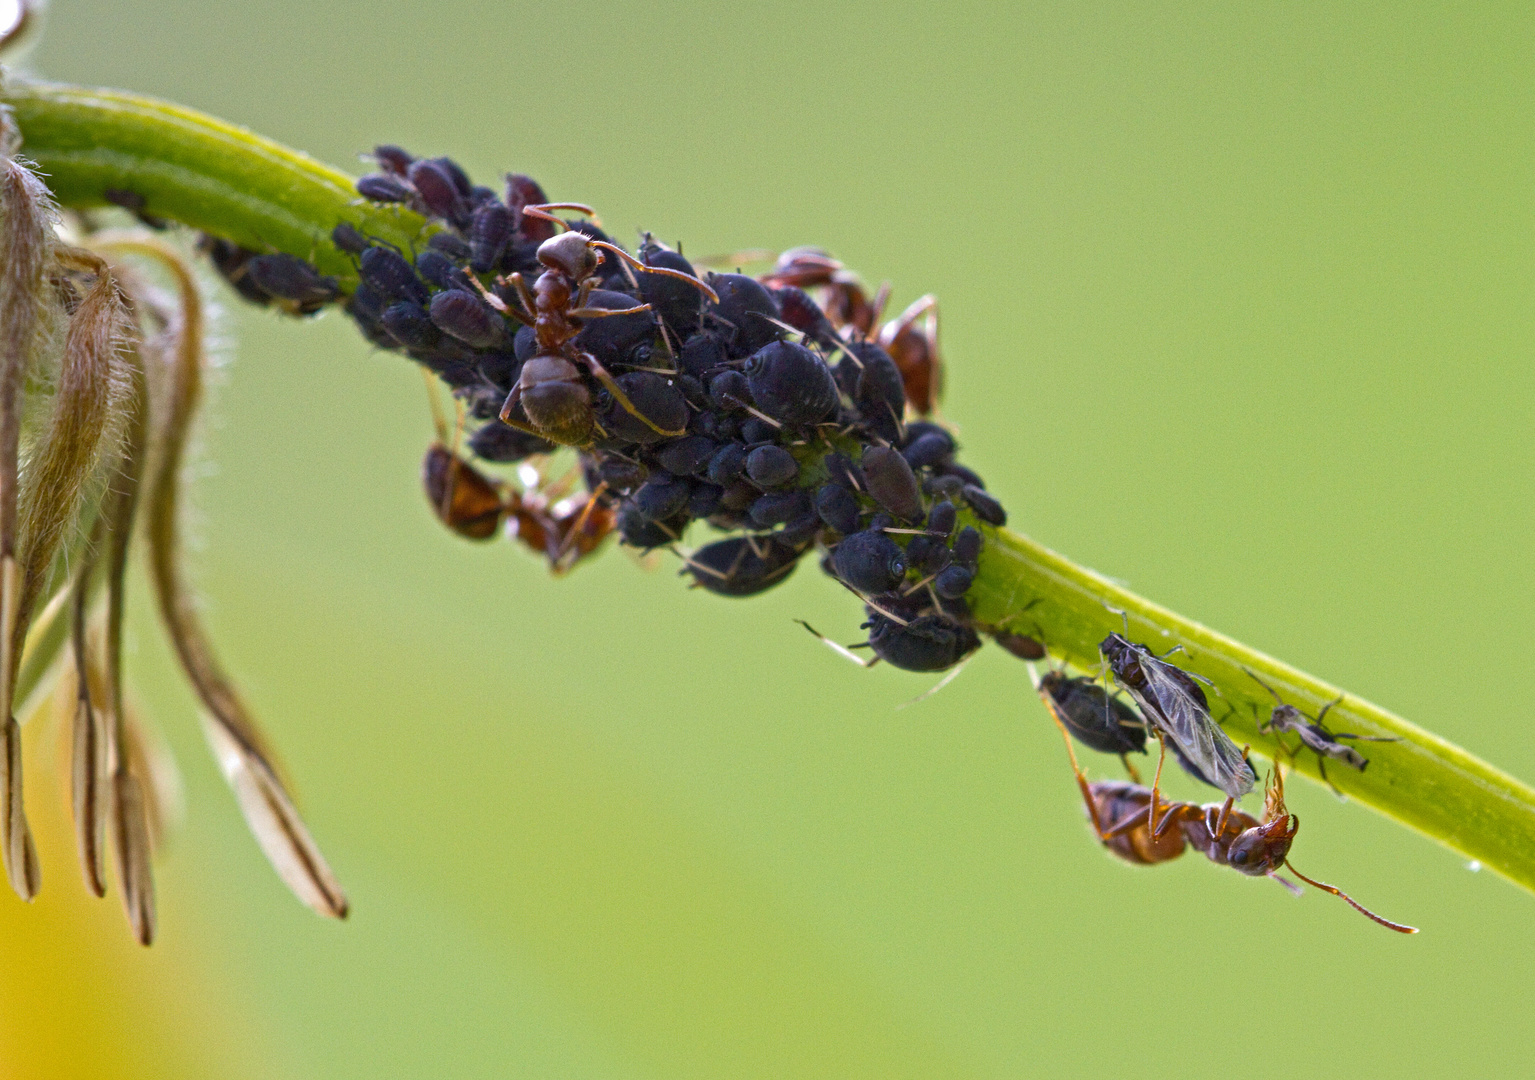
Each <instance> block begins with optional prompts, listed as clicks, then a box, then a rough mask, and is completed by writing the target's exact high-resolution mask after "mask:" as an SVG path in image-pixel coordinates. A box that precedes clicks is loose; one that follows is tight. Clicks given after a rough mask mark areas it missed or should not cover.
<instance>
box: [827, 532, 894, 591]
mask: <svg viewBox="0 0 1535 1080" xmlns="http://www.w3.org/2000/svg"><path fill="white" fill-rule="evenodd" d="M831 557H832V567H833V568H834V569H835V570H836V572H837V577H838V578H840V579H841V580H843V581H845V582H847V583H848V584H849V585H851V586H852V587H853V588H855V589H857V590H858V591H859V592H861V593H864V594H865V595H874V594H877V593H882V592H888V591H890V590H891V589H894V588H895V587H896V586H897V585H899V584H900V583H901V580H902V578H904V577H905V576H906V553H905V552H904V551H902V550H901V547H900V545H899V544H897V543H896V542H895V541H894V540H892V539H890V537H888V536H886V535H885V534H884V533H877V532H872V531H865V532H855V533H853V534H852V535H851V536H846V537H843V539H842V542H841V543H840V544H838V545H837V547H836V549H835V550H833V551H832V556H831Z"/></svg>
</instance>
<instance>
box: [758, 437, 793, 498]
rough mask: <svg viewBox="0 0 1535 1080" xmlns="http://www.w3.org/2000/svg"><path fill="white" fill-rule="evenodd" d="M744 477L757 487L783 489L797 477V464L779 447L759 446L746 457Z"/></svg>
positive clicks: (787, 452) (791, 456)
mask: <svg viewBox="0 0 1535 1080" xmlns="http://www.w3.org/2000/svg"><path fill="white" fill-rule="evenodd" d="M746 475H747V476H749V477H751V480H752V483H754V484H756V485H757V486H758V487H762V488H776V487H784V486H786V485H788V484H792V483H793V482H794V480H795V479H796V478H797V477H798V476H799V462H797V461H795V460H794V455H793V454H791V453H789V451H787V450H785V449H784V448H783V447H781V446H773V445H771V444H770V445H768V446H759V447H757V448H756V449H755V450H753V451H752V452H751V453H750V454H748V455H747V456H746Z"/></svg>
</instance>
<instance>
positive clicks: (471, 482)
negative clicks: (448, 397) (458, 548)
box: [421, 369, 506, 540]
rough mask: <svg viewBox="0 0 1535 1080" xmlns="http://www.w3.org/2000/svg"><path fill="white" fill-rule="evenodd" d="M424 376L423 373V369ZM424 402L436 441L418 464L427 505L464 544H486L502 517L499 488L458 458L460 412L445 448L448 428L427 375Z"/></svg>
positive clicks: (503, 505)
mask: <svg viewBox="0 0 1535 1080" xmlns="http://www.w3.org/2000/svg"><path fill="white" fill-rule="evenodd" d="M423 374H425V371H424V369H423ZM427 395H428V397H427V400H428V401H429V402H430V403H431V408H432V421H433V426H434V427H435V428H436V431H437V439H436V441H435V442H433V443H432V445H431V446H429V447H427V451H426V457H425V458H424V459H423V460H422V462H421V484H422V486H423V487H424V488H425V489H426V501H427V502H428V503H430V504H431V507H432V512H433V513H434V514H436V515H437V519H438V520H439V521H441V522H442V523H443V524H444V525H446V526H447V527H448V528H449V529H451V530H453V531H454V532H456V533H457V534H458V535H459V536H462V537H464V538H465V539H466V540H489V539H490V538H491V537H492V536H494V535H496V529H497V528H498V527H499V526H500V524H501V518H502V517H503V515H504V514H505V511H506V507H505V500H504V499H503V498H502V494H501V487H500V485H498V484H497V483H496V482H495V481H493V480H491V479H489V478H488V477H486V476H485V475H484V474H483V473H481V472H480V471H479V470H478V469H476V468H475V467H474V466H473V465H470V464H469V462H467V461H465V460H464V459H463V458H462V457H460V456H459V453H458V449H457V444H458V436H459V433H460V432H461V431H462V430H463V427H464V414H463V408H462V407H460V408H459V414H458V423H457V424H456V425H455V427H454V431H453V445H451V446H450V445H449V444H448V426H447V423H446V422H445V421H444V420H443V416H442V409H441V407H440V406H439V405H438V404H437V394H436V389H435V387H434V386H433V384H432V378H431V376H430V375H427Z"/></svg>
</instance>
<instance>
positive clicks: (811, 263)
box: [758, 247, 890, 338]
mask: <svg viewBox="0 0 1535 1080" xmlns="http://www.w3.org/2000/svg"><path fill="white" fill-rule="evenodd" d="M758 280H759V281H761V282H762V284H764V285H767V286H769V287H770V288H774V289H783V288H788V287H791V286H792V287H794V288H799V289H820V290H822V296H821V309H822V310H823V311H824V312H825V313H826V317H827V318H828V319H830V320H831V324H832V326H834V327H836V328H837V329H838V330H841V329H843V328H844V327H848V326H851V327H852V328H853V329H855V330H857V331H858V333H859V334H860V335H861V336H863V337H865V338H867V337H868V336H869V335H870V334H871V333H873V332H874V324H875V323H877V322H879V317H880V314H881V313H882V312H883V311H884V310H885V303H886V302H887V301H888V300H889V299H890V286H889V284H888V283H887V284H884V285H881V286H880V287H879V291H878V292H877V293H875V294H874V299H873V300H872V301H871V300H870V299H869V297H868V294H867V293H865V292H864V287H863V281H862V280H860V279H859V277H858V275H857V274H855V273H853V272H852V271H851V270H849V269H848V268H847V267H845V266H843V265H842V263H841V262H839V261H838V260H836V259H834V258H832V257H831V255H830V254H828V253H827V252H825V251H823V250H821V249H820V248H815V247H797V248H790V249H789V250H788V251H785V252H784V253H783V254H782V255H780V256H778V261H777V262H775V263H774V264H773V269H772V271H771V272H769V273H766V274H764V275H762V277H761V278H759V279H758Z"/></svg>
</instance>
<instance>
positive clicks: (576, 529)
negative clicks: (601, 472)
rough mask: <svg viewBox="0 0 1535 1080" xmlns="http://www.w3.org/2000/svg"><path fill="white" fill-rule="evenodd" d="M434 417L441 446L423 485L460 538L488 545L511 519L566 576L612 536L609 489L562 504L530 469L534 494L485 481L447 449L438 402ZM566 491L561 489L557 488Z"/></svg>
mask: <svg viewBox="0 0 1535 1080" xmlns="http://www.w3.org/2000/svg"><path fill="white" fill-rule="evenodd" d="M432 413H433V418H434V420H435V421H436V428H437V441H436V442H434V443H433V444H432V445H431V446H430V447H428V449H427V451H426V458H425V460H423V462H422V465H421V479H422V484H423V486H424V487H425V488H426V497H427V501H428V502H430V503H431V505H432V510H433V512H434V513H436V515H437V517H438V520H440V521H441V522H442V523H443V524H444V525H446V526H447V527H448V528H449V529H451V530H453V531H454V532H455V533H457V534H458V535H459V536H462V537H465V538H466V539H469V540H489V539H490V538H491V537H493V536H494V535H495V534H496V530H497V528H499V527H500V525H501V522H502V521H503V520H508V519H509V520H510V521H511V523H512V530H513V535H515V536H516V537H517V539H518V540H520V541H522V543H523V544H524V545H525V546H526V547H528V548H530V549H532V550H533V551H536V552H538V553H539V554H541V555H543V556H545V557H546V558H547V559H548V560H549V569H550V570H552V571H553V572H554V573H556V574H563V573H565V572H566V571H568V570H569V569H570V568H571V567H573V566H574V565H575V564H576V563H577V562H579V561H580V560H581V559H582V558H584V557H585V556H587V555H589V554H591V553H592V552H593V551H595V550H596V549H597V547H598V545H600V544H601V543H602V541H603V538H604V537H606V536H607V535H608V533H610V532H612V531H613V528H614V526H615V525H616V524H617V515H616V514H615V513H614V511H613V508H612V507H611V506H609V505H607V503H606V502H604V501H603V499H602V495H603V492H604V489H605V488H606V485H601V486H599V487H598V489H597V490H596V491H594V492H592V493H591V494H589V495H587V496H586V497H585V498H582V497H580V496H572V497H570V498H563V499H562V498H559V494H560V493H561V492H560V491H558V490H555V489H545V488H540V487H539V486H538V480H539V474H538V471H537V470H536V469H535V468H533V467H532V466H531V465H528V466H525V468H526V469H527V471H528V472H529V473H531V475H532V480H531V481H530V482H529V490H528V491H526V492H523V493H518V492H516V491H513V490H511V489H510V488H509V487H507V485H505V484H503V483H500V482H497V481H494V480H491V479H490V478H488V477H487V476H485V475H484V474H483V473H481V472H480V471H479V470H478V469H476V468H475V467H474V466H473V465H471V464H469V462H467V461H465V460H464V459H463V457H461V456H460V455H459V454H458V452H457V450H456V449H454V448H453V447H450V446H449V445H448V443H447V439H446V435H447V432H446V424H445V423H444V422H443V418H442V415H441V413H440V411H439V410H438V408H437V401H436V398H435V397H433V398H432ZM461 425H462V416H460V426H461ZM454 441H455V442H457V439H456V437H455V440H454ZM563 486H565V485H563V484H561V485H556V489H562V488H563Z"/></svg>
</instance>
